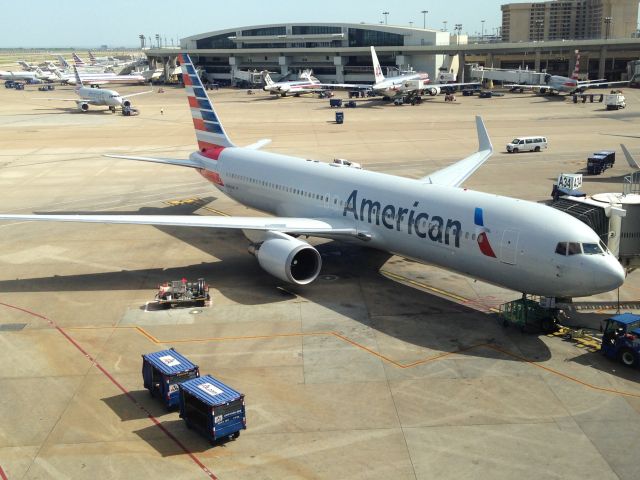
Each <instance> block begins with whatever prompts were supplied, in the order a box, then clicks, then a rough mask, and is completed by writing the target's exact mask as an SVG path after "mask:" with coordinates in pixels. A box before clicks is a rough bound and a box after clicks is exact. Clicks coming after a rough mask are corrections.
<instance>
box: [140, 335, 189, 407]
mask: <svg viewBox="0 0 640 480" xmlns="http://www.w3.org/2000/svg"><path fill="white" fill-rule="evenodd" d="M199 376H200V369H199V368H198V366H197V365H195V364H193V363H192V362H190V361H189V360H188V359H187V358H186V357H184V356H182V355H180V354H179V353H178V352H176V351H175V350H174V349H173V348H171V349H169V350H162V351H160V352H155V353H146V354H144V355H142V379H143V382H144V387H145V388H147V389H148V390H149V393H150V394H151V396H152V397H157V398H160V399H161V400H162V402H163V403H164V405H165V407H166V408H167V409H171V408H172V407H175V406H177V405H178V403H179V392H178V385H179V384H180V383H182V382H185V381H187V380H191V379H193V378H198V377H199Z"/></svg>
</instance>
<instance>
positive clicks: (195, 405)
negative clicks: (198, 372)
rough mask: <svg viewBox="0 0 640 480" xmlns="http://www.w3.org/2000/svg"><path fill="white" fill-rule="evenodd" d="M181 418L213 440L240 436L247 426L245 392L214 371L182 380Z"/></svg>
mask: <svg viewBox="0 0 640 480" xmlns="http://www.w3.org/2000/svg"><path fill="white" fill-rule="evenodd" d="M179 388H180V418H182V419H183V420H184V421H185V423H186V425H187V427H188V428H192V429H194V430H197V431H198V432H200V433H201V434H202V435H204V436H205V437H206V438H207V439H208V440H209V441H210V442H211V443H212V444H215V442H217V441H219V440H221V439H232V438H238V437H239V436H240V430H245V429H246V428H247V415H246V411H245V405H244V394H242V393H239V392H237V391H236V390H234V389H233V388H231V387H229V386H227V385H225V384H224V383H222V382H221V381H220V380H217V379H215V378H213V377H212V376H211V375H204V376H203V377H200V378H194V379H193V380H189V381H187V382H184V383H181V384H180V385H179Z"/></svg>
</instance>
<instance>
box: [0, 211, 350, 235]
mask: <svg viewBox="0 0 640 480" xmlns="http://www.w3.org/2000/svg"><path fill="white" fill-rule="evenodd" d="M0 220H10V221H41V222H77V223H104V224H128V225H156V226H174V227H200V228H219V229H238V230H257V231H270V232H282V233H298V234H309V235H314V234H324V235H329V234H331V235H350V236H356V235H357V231H356V229H355V228H354V227H353V226H351V225H349V224H348V223H344V222H341V221H339V220H336V219H312V218H289V217H222V216H220V217H214V216H198V215H117V214H115V215H49V214H47V215H33V214H31V215H18V214H4V215H3V214H0Z"/></svg>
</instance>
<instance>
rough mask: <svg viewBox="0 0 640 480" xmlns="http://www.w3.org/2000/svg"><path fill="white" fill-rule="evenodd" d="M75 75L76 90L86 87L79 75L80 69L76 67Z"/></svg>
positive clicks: (74, 69)
mask: <svg viewBox="0 0 640 480" xmlns="http://www.w3.org/2000/svg"><path fill="white" fill-rule="evenodd" d="M73 73H74V74H75V76H76V90H78V89H80V88H82V87H84V85H83V84H82V79H81V78H80V74H79V73H78V69H77V68H76V67H75V65H74V66H73Z"/></svg>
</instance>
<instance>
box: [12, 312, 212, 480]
mask: <svg viewBox="0 0 640 480" xmlns="http://www.w3.org/2000/svg"><path fill="white" fill-rule="evenodd" d="M0 305H2V306H4V307H7V308H11V309H14V310H18V311H20V312H23V313H26V314H27V315H31V316H33V317H36V318H39V319H41V320H44V321H45V322H47V323H48V324H49V325H50V326H51V327H53V328H54V329H55V330H57V331H58V332H59V333H60V334H61V335H62V336H63V337H64V338H65V339H67V340H68V341H69V343H71V344H72V345H73V346H74V347H75V348H76V349H77V350H78V351H79V352H80V353H82V354H83V355H84V356H85V358H86V359H87V360H89V361H90V362H91V364H92V365H94V366H95V367H96V368H97V369H98V370H100V371H101V372H102V373H103V374H104V375H105V376H106V377H107V378H108V379H109V380H110V381H111V383H113V384H114V385H115V386H116V387H117V388H118V389H120V391H122V393H124V394H125V396H126V397H127V398H128V399H129V400H130V401H131V402H132V403H133V404H134V405H135V406H136V407H138V408H139V409H140V410H142V411H143V412H144V413H145V414H146V415H147V417H148V418H149V420H151V422H152V423H153V424H154V425H155V426H156V427H158V428H159V429H160V430H162V432H163V433H164V434H165V435H166V436H167V437H169V438H170V439H171V440H173V442H174V443H175V444H176V445H177V446H178V447H180V449H181V450H182V451H183V452H184V453H185V454H186V455H187V456H188V457H189V458H190V459H191V460H192V461H193V462H194V463H195V464H196V465H198V467H200V469H201V470H202V471H203V472H204V473H205V474H206V475H207V476H208V477H209V478H211V479H213V480H217V479H218V477H217V476H216V475H215V474H214V473H213V472H212V471H211V470H209V469H208V468H207V467H206V466H205V465H204V464H203V463H202V462H201V461H200V460H199V459H198V457H196V456H195V455H194V454H193V453H192V452H191V451H190V450H189V449H188V448H187V447H186V446H185V445H184V444H183V443H182V442H181V441H180V440H179V439H178V438H177V437H176V436H175V435H173V434H172V433H171V432H170V431H169V430H167V428H166V427H165V426H164V425H162V424H161V423H160V421H159V420H158V419H157V418H156V417H155V416H153V415H152V414H151V412H149V410H147V409H146V408H145V407H144V406H143V405H142V404H141V403H139V402H138V400H136V399H135V397H134V396H133V395H132V394H131V392H129V391H128V390H127V389H126V388H124V386H122V384H121V383H120V382H118V381H117V380H116V379H115V378H114V377H113V375H111V373H109V372H108V371H107V369H106V368H104V367H103V366H102V365H101V364H100V363H98V361H97V360H96V358H95V357H93V356H91V355H90V354H89V353H88V352H87V351H86V350H85V349H84V348H82V347H81V346H80V344H79V343H78V342H76V341H75V340H74V339H73V338H72V337H71V336H70V335H69V334H68V333H67V332H66V331H65V330H64V329H63V328H62V327H60V326H59V325H58V324H56V323H55V322H54V321H53V320H51V319H50V318H47V317H45V316H44V315H41V314H39V313H35V312H32V311H30V310H27V309H25V308H21V307H18V306H15V305H10V304H8V303H3V302H0ZM0 470H1V468H0ZM2 477H3V479H6V478H7V477H6V476H5V475H4V472H2Z"/></svg>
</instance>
